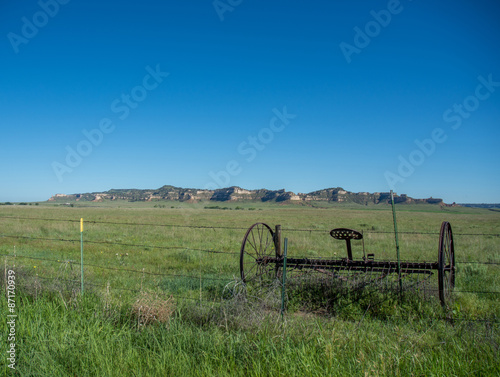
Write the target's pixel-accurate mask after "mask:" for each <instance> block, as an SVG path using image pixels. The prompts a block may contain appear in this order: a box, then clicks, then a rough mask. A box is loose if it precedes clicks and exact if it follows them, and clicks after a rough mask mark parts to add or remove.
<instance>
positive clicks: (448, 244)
mask: <svg viewBox="0 0 500 377" xmlns="http://www.w3.org/2000/svg"><path fill="white" fill-rule="evenodd" d="M438 283H439V299H440V300H441V305H443V306H446V304H447V302H449V301H450V299H451V293H452V291H453V288H454V286H455V247H454V245H453V233H452V231H451V225H450V223H449V222H447V221H443V223H442V224H441V232H440V235H439V254H438Z"/></svg>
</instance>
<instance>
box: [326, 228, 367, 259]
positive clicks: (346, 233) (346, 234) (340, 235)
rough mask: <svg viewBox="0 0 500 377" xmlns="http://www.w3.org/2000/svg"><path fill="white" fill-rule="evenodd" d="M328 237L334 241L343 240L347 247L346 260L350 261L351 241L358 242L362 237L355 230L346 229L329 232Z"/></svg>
mask: <svg viewBox="0 0 500 377" xmlns="http://www.w3.org/2000/svg"><path fill="white" fill-rule="evenodd" d="M330 236H332V237H333V238H335V239H336V240H345V243H346V246H347V259H348V260H352V249H351V240H360V239H362V238H363V235H362V234H361V233H359V232H358V231H356V230H353V229H347V228H336V229H332V230H331V231H330Z"/></svg>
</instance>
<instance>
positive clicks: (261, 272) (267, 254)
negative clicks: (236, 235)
mask: <svg viewBox="0 0 500 377" xmlns="http://www.w3.org/2000/svg"><path fill="white" fill-rule="evenodd" d="M271 259H273V260H272V261H271ZM273 262H274V263H273ZM275 267H276V258H275V249H274V233H273V231H272V229H271V228H270V227H269V225H267V224H264V223H255V224H253V225H252V226H251V227H250V228H249V229H248V230H247V232H246V234H245V237H244V238H243V243H242V245H241V252H240V273H241V280H242V281H243V283H245V284H246V283H249V282H254V281H257V282H261V283H262V282H264V281H267V280H271V279H273V278H274V277H275V275H276V270H275Z"/></svg>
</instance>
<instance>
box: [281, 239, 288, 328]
mask: <svg viewBox="0 0 500 377" xmlns="http://www.w3.org/2000/svg"><path fill="white" fill-rule="evenodd" d="M287 250H288V238H285V250H284V254H283V285H282V286H281V318H282V319H283V314H284V312H285V287H286V254H287Z"/></svg>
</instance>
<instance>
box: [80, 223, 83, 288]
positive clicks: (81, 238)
mask: <svg viewBox="0 0 500 377" xmlns="http://www.w3.org/2000/svg"><path fill="white" fill-rule="evenodd" d="M80 254H81V261H80V266H81V275H82V294H83V218H81V219H80Z"/></svg>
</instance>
